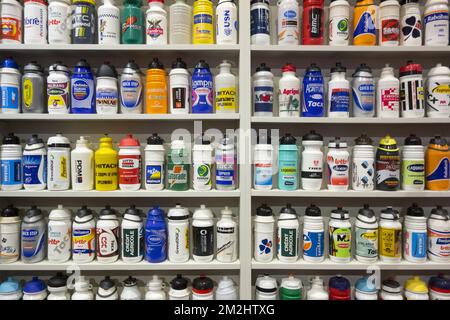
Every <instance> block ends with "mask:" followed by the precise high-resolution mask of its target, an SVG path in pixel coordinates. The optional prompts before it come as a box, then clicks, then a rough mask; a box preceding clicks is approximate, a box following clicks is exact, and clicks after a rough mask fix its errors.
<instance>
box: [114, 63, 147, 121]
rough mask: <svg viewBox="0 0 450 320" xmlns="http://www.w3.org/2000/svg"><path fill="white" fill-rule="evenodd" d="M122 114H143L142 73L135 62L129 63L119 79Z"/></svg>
mask: <svg viewBox="0 0 450 320" xmlns="http://www.w3.org/2000/svg"><path fill="white" fill-rule="evenodd" d="M119 87H120V112H121V113H132V114H136V113H142V91H143V87H144V85H143V82H142V73H141V71H140V69H139V66H138V65H137V64H136V62H134V60H130V61H128V63H127V64H126V65H125V67H124V68H123V70H122V75H121V76H120V79H119Z"/></svg>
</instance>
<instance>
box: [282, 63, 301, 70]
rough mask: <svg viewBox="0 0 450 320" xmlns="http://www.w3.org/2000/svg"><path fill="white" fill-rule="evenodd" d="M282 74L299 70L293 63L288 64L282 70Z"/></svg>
mask: <svg viewBox="0 0 450 320" xmlns="http://www.w3.org/2000/svg"><path fill="white" fill-rule="evenodd" d="M281 71H282V72H295V71H297V68H296V67H295V66H294V65H293V64H292V63H287V64H286V65H285V66H283V68H281Z"/></svg>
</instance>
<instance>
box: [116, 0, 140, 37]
mask: <svg viewBox="0 0 450 320" xmlns="http://www.w3.org/2000/svg"><path fill="white" fill-rule="evenodd" d="M141 6H142V1H141V0H125V1H124V3H123V9H122V14H121V16H122V43H123V44H143V43H144V29H145V22H144V13H143V12H142V10H141Z"/></svg>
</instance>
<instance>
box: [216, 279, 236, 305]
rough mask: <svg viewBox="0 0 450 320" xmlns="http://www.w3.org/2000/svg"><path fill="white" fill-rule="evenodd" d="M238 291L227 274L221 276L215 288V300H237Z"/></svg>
mask: <svg viewBox="0 0 450 320" xmlns="http://www.w3.org/2000/svg"><path fill="white" fill-rule="evenodd" d="M237 299H238V293H237V288H236V285H235V284H234V282H233V280H232V279H231V278H229V277H228V276H223V277H222V278H221V279H220V281H219V283H218V284H217V289H216V300H237Z"/></svg>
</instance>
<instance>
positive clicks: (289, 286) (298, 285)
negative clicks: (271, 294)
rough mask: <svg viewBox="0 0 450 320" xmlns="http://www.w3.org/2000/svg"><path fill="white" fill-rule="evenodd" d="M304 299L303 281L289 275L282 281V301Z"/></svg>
mask: <svg viewBox="0 0 450 320" xmlns="http://www.w3.org/2000/svg"><path fill="white" fill-rule="evenodd" d="M302 298H303V285H302V280H300V279H297V278H294V276H293V275H289V277H287V278H283V279H281V284H280V300H301V299H302Z"/></svg>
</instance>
